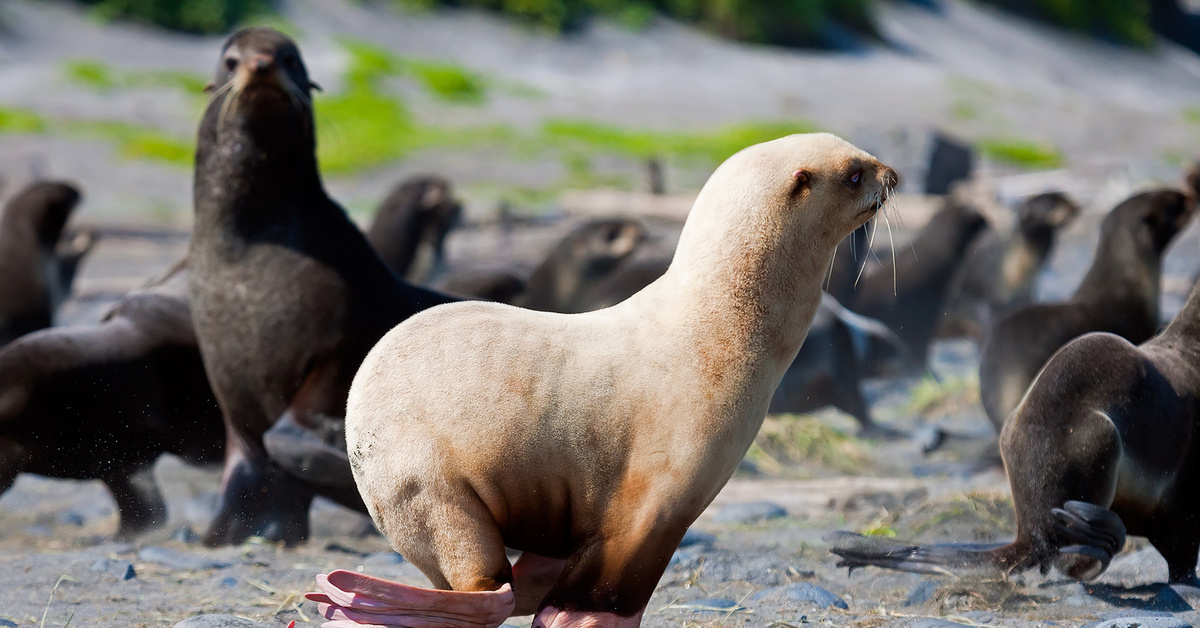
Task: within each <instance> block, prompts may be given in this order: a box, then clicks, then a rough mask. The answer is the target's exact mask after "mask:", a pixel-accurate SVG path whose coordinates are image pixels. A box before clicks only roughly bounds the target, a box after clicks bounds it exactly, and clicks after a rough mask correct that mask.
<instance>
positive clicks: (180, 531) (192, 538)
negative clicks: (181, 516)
mask: <svg viewBox="0 0 1200 628" xmlns="http://www.w3.org/2000/svg"><path fill="white" fill-rule="evenodd" d="M171 538H172V539H175V540H176V541H179V542H180V543H187V544H188V545H191V544H193V543H199V542H200V535H199V534H196V531H195V530H193V529H192V527H191V526H179V527H178V528H176V529H175V532H173V533H172V534H171Z"/></svg>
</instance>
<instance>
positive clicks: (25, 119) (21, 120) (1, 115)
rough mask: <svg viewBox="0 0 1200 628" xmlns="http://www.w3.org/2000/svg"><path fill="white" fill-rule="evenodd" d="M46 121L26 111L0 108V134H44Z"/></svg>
mask: <svg viewBox="0 0 1200 628" xmlns="http://www.w3.org/2000/svg"><path fill="white" fill-rule="evenodd" d="M46 129H47V125H46V120H45V119H44V118H42V117H41V116H39V115H38V114H37V113H34V112H33V111H30V110H28V109H12V108H8V107H0V133H44V132H45V131H46Z"/></svg>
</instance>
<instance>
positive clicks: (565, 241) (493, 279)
mask: <svg viewBox="0 0 1200 628" xmlns="http://www.w3.org/2000/svg"><path fill="white" fill-rule="evenodd" d="M645 240H646V228H645V227H644V226H643V225H642V223H641V222H640V221H638V220H632V219H626V218H605V219H600V220H590V221H587V222H585V223H583V224H580V225H578V226H576V227H575V228H573V229H571V231H570V232H569V233H567V235H566V236H564V237H563V238H562V239H561V240H559V242H558V243H557V244H556V245H555V246H554V248H552V249H551V250H550V252H549V253H548V254H547V255H546V258H545V259H543V260H542V262H541V263H540V264H538V266H537V268H535V269H534V270H533V273H532V274H530V275H529V279H528V280H523V279H521V277H519V276H518V275H517V274H516V273H515V272H513V271H511V270H508V269H499V268H497V269H490V270H489V269H476V270H468V271H465V272H462V273H459V274H455V275H451V276H448V277H447V278H446V279H445V280H444V281H441V282H438V283H437V284H436V285H437V287H438V288H439V289H442V290H445V291H446V292H449V293H451V294H459V295H463V296H467V297H476V298H482V299H487V300H489V301H497V302H500V303H508V304H510V305H516V306H519V307H524V308H528V309H531V310H539V311H542V312H560V313H563V314H572V313H577V312H586V311H588V310H589V309H592V308H590V306H589V303H588V300H587V291H588V289H589V288H590V287H591V286H592V285H594V284H596V283H597V282H601V281H603V280H604V279H605V278H606V277H608V276H611V275H612V274H613V273H614V272H615V271H616V270H617V269H618V268H620V267H621V266H622V264H624V263H625V262H626V260H628V259H629V258H630V257H632V256H633V254H634V253H636V252H637V251H638V248H639V247H640V246H641V245H642V243H643V242H644V241H645ZM517 285H519V286H520V288H519V289H516V290H514V287H515V286H517ZM505 297H507V298H505Z"/></svg>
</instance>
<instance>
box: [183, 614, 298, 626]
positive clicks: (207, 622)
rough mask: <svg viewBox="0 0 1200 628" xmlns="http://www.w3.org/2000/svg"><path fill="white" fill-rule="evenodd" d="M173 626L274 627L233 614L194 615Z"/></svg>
mask: <svg viewBox="0 0 1200 628" xmlns="http://www.w3.org/2000/svg"><path fill="white" fill-rule="evenodd" d="M175 628H275V627H274V626H272V625H270V624H263V623H259V622H256V621H250V620H249V619H242V618H241V617H234V616H233V615H196V616H195V617H188V618H187V619H185V620H183V621H181V622H179V623H178V624H175Z"/></svg>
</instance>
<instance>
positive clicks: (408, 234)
mask: <svg viewBox="0 0 1200 628" xmlns="http://www.w3.org/2000/svg"><path fill="white" fill-rule="evenodd" d="M461 219H462V204H461V203H459V202H458V199H456V198H454V194H453V192H452V190H451V186H450V182H449V181H447V180H446V179H443V178H442V177H434V176H418V177H410V178H408V179H406V180H404V181H401V182H400V183H399V184H398V185H397V186H396V187H395V188H394V189H392V191H391V193H389V194H388V195H387V198H385V199H383V202H382V203H380V205H379V209H377V210H376V211H375V218H374V219H373V220H372V221H371V227H370V228H369V229H367V241H368V242H370V243H371V246H372V247H374V248H375V252H376V253H378V254H379V258H380V259H382V260H383V263H385V264H387V265H388V268H391V269H392V271H393V272H395V273H396V274H397V275H399V276H401V277H404V278H405V279H407V280H408V281H411V282H413V283H416V284H423V283H426V282H428V281H429V280H430V279H431V278H433V277H434V276H436V275H437V274H439V273H440V272H442V270H444V268H445V265H446V256H445V248H444V244H445V241H446V234H448V233H450V230H451V229H453V228H454V227H455V225H457V224H458V223H459V221H460V220H461Z"/></svg>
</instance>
